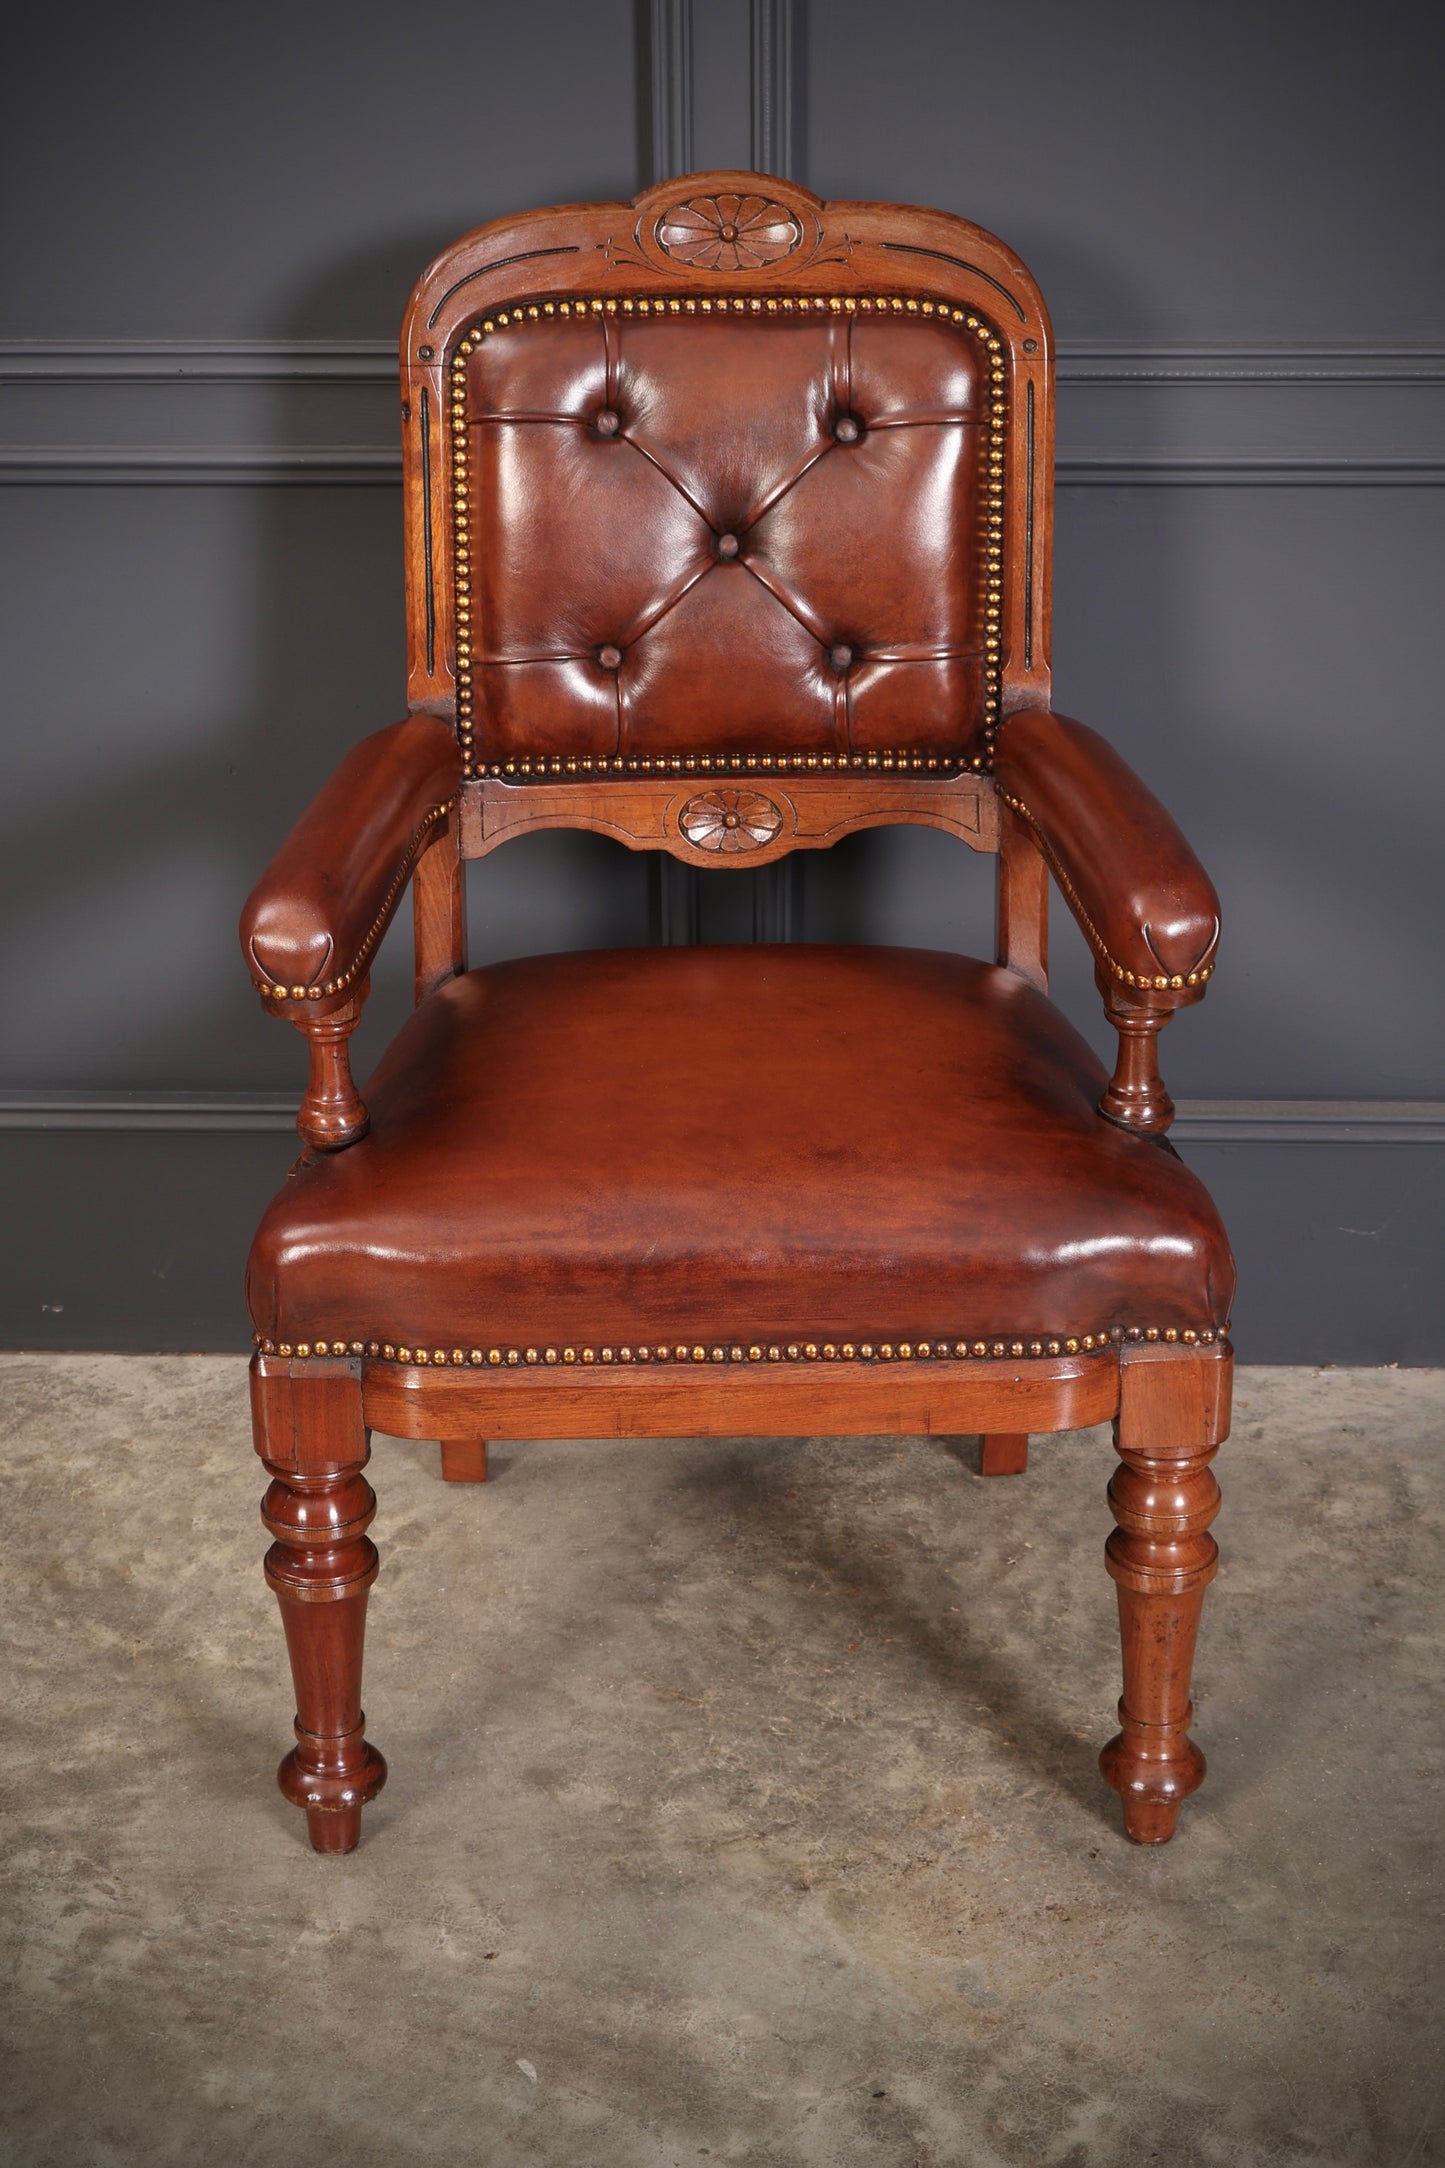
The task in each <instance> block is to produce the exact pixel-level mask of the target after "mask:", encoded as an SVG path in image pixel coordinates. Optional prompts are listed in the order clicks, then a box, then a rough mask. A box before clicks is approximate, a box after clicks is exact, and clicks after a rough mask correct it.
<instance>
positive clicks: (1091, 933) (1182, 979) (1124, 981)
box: [993, 777, 1219, 994]
mask: <svg viewBox="0 0 1445 2168" xmlns="http://www.w3.org/2000/svg"><path fill="white" fill-rule="evenodd" d="M993 787H994V789H995V790H996V791H997V792H998V794H999V796H1000V798H1002V800H1003V802H1004V804H1005V805H1006V806H1011V807H1012V808H1013V810H1014V812H1015V813H1017V814H1018V815H1019V817H1020V819H1022V820H1026V821H1027V822H1028V824H1029V827H1030V828H1031V829H1032V830H1033V833H1034V837H1035V839H1036V841H1037V843H1038V846H1039V849H1040V850H1041V851H1042V852H1043V854H1044V856H1045V858H1046V859H1047V860H1048V862H1049V870H1050V871H1051V873H1052V874H1053V876H1054V879H1055V880H1056V881H1057V882H1058V884H1059V887H1060V888H1061V889H1062V890H1063V892H1064V895H1065V897H1066V898H1067V899H1068V904H1069V909H1070V910H1071V911H1072V912H1073V914H1074V916H1075V918H1076V919H1077V920H1078V922H1079V924H1080V926H1082V928H1083V930H1084V932H1085V934H1086V935H1087V936H1088V940H1089V946H1090V947H1091V948H1092V949H1093V951H1094V953H1095V955H1096V956H1097V957H1098V958H1099V961H1100V962H1101V963H1102V964H1103V965H1104V967H1105V969H1106V970H1107V971H1108V972H1109V973H1110V974H1111V976H1112V977H1114V978H1116V979H1118V980H1119V982H1120V984H1121V985H1124V986H1134V987H1137V988H1138V989H1139V991H1140V992H1141V993H1145V992H1148V993H1160V994H1164V993H1178V992H1180V991H1181V990H1182V989H1184V988H1187V987H1190V986H1203V985H1205V984H1206V983H1207V982H1208V980H1209V979H1210V978H1211V977H1212V976H1213V973H1214V963H1213V961H1212V960H1211V961H1210V962H1209V963H1207V964H1205V963H1199V964H1196V965H1195V967H1194V969H1193V970H1192V971H1189V972H1182V971H1174V972H1164V971H1160V972H1156V973H1154V975H1153V976H1152V977H1151V976H1150V975H1149V974H1148V973H1147V972H1142V971H1130V970H1128V969H1127V968H1126V966H1125V965H1123V964H1121V963H1119V962H1118V961H1117V959H1116V958H1115V957H1113V956H1111V955H1110V954H1109V951H1108V948H1107V946H1106V945H1105V942H1104V937H1103V935H1102V934H1101V933H1100V931H1099V929H1098V927H1097V926H1096V925H1095V924H1094V921H1093V920H1092V919H1091V918H1090V916H1089V914H1088V912H1087V911H1086V910H1085V909H1084V906H1083V904H1082V903H1081V902H1080V900H1079V892H1078V890H1077V889H1076V888H1075V887H1074V884H1073V882H1072V881H1071V880H1070V879H1069V876H1068V874H1067V873H1066V872H1065V871H1064V869H1063V867H1062V866H1061V865H1060V863H1059V860H1058V856H1057V854H1056V852H1055V851H1054V848H1053V845H1052V844H1051V843H1050V841H1049V839H1048V837H1047V836H1046V835H1045V833H1044V831H1043V829H1042V828H1041V827H1040V825H1039V823H1038V821H1037V820H1036V819H1035V818H1034V816H1033V814H1032V813H1031V812H1030V811H1029V808H1028V807H1027V806H1026V805H1025V804H1024V802H1023V800H1022V798H1015V797H1014V796H1013V794H1012V792H1010V791H1006V790H1005V789H1004V787H1003V785H1002V784H1001V783H1000V782H999V781H998V779H997V778H996V777H995V779H994V786H993ZM1143 931H1144V938H1145V939H1146V940H1147V939H1148V929H1147V928H1145V929H1143ZM1218 940H1219V924H1218V921H1217V920H1216V922H1215V927H1214V938H1213V940H1211V941H1210V943H1209V945H1208V947H1207V948H1206V949H1205V951H1204V954H1205V955H1206V956H1210V957H1211V958H1212V955H1213V950H1214V948H1215V945H1216V943H1217V942H1218Z"/></svg>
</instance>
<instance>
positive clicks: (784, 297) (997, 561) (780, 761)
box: [450, 198, 1008, 777]
mask: <svg viewBox="0 0 1445 2168" xmlns="http://www.w3.org/2000/svg"><path fill="white" fill-rule="evenodd" d="M705 200H707V201H712V200H713V199H705ZM716 200H717V201H719V202H723V201H731V200H732V199H731V198H726V199H724V198H718V199H716ZM740 200H751V199H740ZM758 200H759V201H762V200H763V199H758ZM669 215H670V214H669ZM729 314H732V315H737V316H747V317H767V316H775V317H777V316H780V317H783V318H785V319H786V318H789V317H792V318H799V317H801V318H812V319H814V320H817V319H820V318H821V319H830V318H831V319H842V320H844V321H846V320H847V319H849V318H853V317H865V318H867V317H874V318H876V317H885V318H892V317H904V318H906V317H909V316H915V317H923V318H925V319H929V318H931V319H932V320H934V321H935V322H938V323H944V324H951V325H957V326H958V327H959V329H960V330H961V331H962V332H963V333H964V334H965V335H966V336H968V337H970V338H972V339H973V340H974V341H975V343H976V344H977V346H978V347H979V348H980V350H981V354H982V359H983V362H984V368H985V375H986V383H985V384H984V386H983V394H984V396H983V398H982V401H981V406H982V412H981V415H980V420H981V423H982V432H981V434H982V445H981V454H982V461H981V464H982V472H981V477H980V481H981V488H980V495H981V498H982V507H983V517H982V522H981V524H982V546H981V548H980V551H979V560H978V575H979V583H980V588H981V592H982V611H981V615H982V626H983V635H982V641H981V645H982V649H983V680H984V682H983V700H982V725H983V728H982V733H981V735H982V741H983V750H982V752H979V753H975V754H972V755H970V756H968V757H967V758H959V759H955V758H949V757H937V766H938V768H939V769H940V770H944V771H947V770H950V769H954V768H971V769H973V770H975V771H976V772H979V773H988V772H989V771H990V770H991V768H992V764H993V745H994V739H995V737H996V735H997V731H998V724H999V715H1000V708H1001V698H1002V671H1003V599H1004V546H1003V545H1004V501H1005V473H1006V460H1005V452H1004V445H1005V436H1006V432H1007V426H1008V368H1007V364H1006V362H1005V359H1004V353H1003V341H1002V340H1001V339H1000V337H999V335H998V333H997V332H996V331H995V329H994V328H993V326H992V325H991V324H989V323H988V322H987V320H986V319H985V318H983V317H981V316H979V315H977V314H976V313H975V312H974V311H973V310H971V309H968V308H963V307H957V308H956V307H954V306H953V305H952V304H951V303H949V302H946V301H934V300H932V299H923V300H920V299H918V298H917V297H916V296H911V295H903V294H716V295H715V294H707V295H688V296H686V297H685V298H684V297H682V296H678V295H642V296H638V297H631V296H628V297H625V298H623V299H621V300H619V299H617V298H615V297H611V296H607V297H603V296H592V295H589V296H586V297H582V296H579V297H578V298H576V299H568V300H563V301H555V300H554V301H534V302H515V303H512V304H509V306H508V307H506V308H504V309H498V310H496V311H495V312H494V313H493V314H492V315H490V316H485V317H482V318H481V319H480V320H479V321H477V322H476V323H474V324H472V325H471V326H470V327H469V328H468V330H467V331H466V332H465V333H464V334H463V335H462V337H461V339H460V340H459V341H458V343H457V345H456V347H455V348H454V350H453V353H452V357H451V374H450V389H451V506H452V526H453V567H454V572H453V577H454V592H455V618H456V634H455V651H456V701H457V736H458V739H459V740H460V743H461V749H462V759H463V763H464V772H465V773H466V775H467V776H469V777H475V776H476V775H478V774H482V773H485V774H491V775H504V774H505V775H517V774H524V775H525V774H529V773H535V774H553V775H555V774H560V773H562V772H564V768H563V767H559V766H558V765H557V764H556V763H555V762H554V763H552V764H551V765H550V766H549V765H548V763H547V762H545V761H534V762H533V763H532V764H531V766H530V767H529V766H528V764H527V762H526V761H506V762H497V763H493V764H491V765H490V766H485V765H483V766H481V767H479V766H478V765H477V763H476V761H475V735H476V733H475V719H474V718H475V701H474V695H473V688H472V668H473V656H474V646H473V610H472V577H471V560H470V547H471V536H472V532H473V515H474V512H475V510H476V508H475V507H474V506H473V505H472V502H471V478H470V464H469V461H468V456H467V452H468V420H467V364H468V362H469V361H470V359H471V356H472V355H473V353H474V352H475V351H476V349H477V347H478V346H479V345H480V343H481V342H482V341H483V340H484V339H489V338H492V337H494V336H495V335H496V334H497V333H499V332H504V331H506V330H508V329H510V328H511V327H513V326H516V325H525V324H530V323H544V322H546V321H547V320H548V319H549V318H550V319H556V320H560V321H564V322H565V321H569V320H570V321H572V322H576V321H577V320H578V319H579V318H580V319H582V320H583V321H592V322H595V323H597V324H598V326H599V328H600V329H601V330H602V331H603V333H604V338H608V339H610V337H611V336H612V330H613V326H614V325H616V324H617V323H618V321H619V320H620V321H621V322H622V323H625V322H626V321H627V320H628V319H629V318H630V319H634V320H640V321H643V322H646V321H648V320H649V319H652V318H655V317H673V316H677V317H692V318H694V319H696V318H702V319H707V318H710V317H716V316H727V315H729ZM608 412H609V413H610V412H611V409H609V410H608ZM610 433H611V434H612V435H614V436H617V435H619V434H622V435H624V436H625V431H621V432H619V430H618V429H616V428H615V427H614V429H613V430H612V431H611V432H610ZM626 441H627V442H628V443H632V439H631V438H630V437H627V438H626ZM835 441H837V442H846V441H849V440H847V439H846V438H842V437H839V438H836V439H835ZM634 449H638V450H642V451H643V455H644V456H646V457H648V458H649V459H650V460H651V462H652V464H653V465H654V466H657V467H658V468H659V470H660V471H661V472H663V473H664V474H667V472H668V470H667V468H666V466H665V465H664V464H663V463H662V462H661V461H660V460H658V459H657V457H656V456H655V455H654V454H652V453H650V452H647V451H646V450H645V448H644V447H640V446H634ZM814 463H815V461H814V460H813V459H809V460H808V461H806V462H804V463H803V467H802V468H801V469H800V471H806V469H807V467H808V466H810V465H811V464H814ZM670 478H671V477H670ZM791 479H792V480H796V479H797V476H796V475H793V476H792V477H791ZM689 501H691V500H690V499H689ZM772 501H774V500H773V499H770V500H769V504H771V502H772ZM694 508H695V509H696V507H694ZM721 539H722V540H729V539H730V540H732V542H733V545H734V552H733V553H734V554H736V548H737V541H736V536H731V537H724V538H721ZM697 577H699V578H700V577H702V571H701V570H700V571H699V572H698V574H697ZM688 584H695V581H692V582H689V583H688ZM763 584H764V585H765V586H769V587H770V590H771V591H772V592H773V593H774V594H775V596H777V593H778V591H777V589H776V588H775V587H772V583H771V582H770V581H767V580H765V581H764V582H763ZM676 599H677V597H676V595H674V596H673V597H671V598H670V600H672V601H675V600H676ZM778 599H779V600H780V601H782V606H783V607H785V608H789V609H790V614H792V615H794V616H797V617H798V620H799V622H800V623H803V624H806V617H805V616H804V615H802V614H801V613H800V612H799V611H798V610H797V609H794V608H792V607H791V606H790V605H789V604H788V603H787V601H786V600H785V599H784V598H782V597H778ZM655 621H656V620H655V617H654V618H651V619H649V620H648V624H647V626H646V627H644V628H643V629H644V630H646V629H650V626H651V625H652V624H653V623H654V622H655ZM834 652H836V653H838V654H842V653H845V652H846V653H847V656H848V662H849V664H851V663H852V662H853V661H854V657H853V653H852V650H851V649H848V650H842V649H839V650H836V651H834ZM605 653H606V654H607V656H608V658H609V660H608V664H607V667H608V668H609V669H611V670H615V669H616V668H617V667H618V666H619V664H620V663H621V661H622V660H623V651H622V649H621V648H619V647H617V646H616V645H615V644H609V646H608V647H607V648H606V650H605ZM613 657H615V658H616V659H615V660H613V659H612V658H613ZM549 659H552V660H557V661H567V660H574V661H575V660H577V659H578V658H576V657H573V656H568V655H558V656H555V657H551V658H549ZM835 667H839V666H838V665H835ZM842 667H846V665H844V666H842ZM576 757H577V759H578V762H579V765H580V767H581V772H583V773H599V774H607V773H614V774H615V773H631V774H638V773H642V774H646V773H649V772H652V773H657V774H667V773H683V772H691V768H692V760H691V757H684V756H674V755H667V754H663V755H658V756H652V762H651V767H650V768H649V756H641V757H638V756H632V755H623V754H618V755H607V754H597V755H592V756H586V757H585V758H584V756H576ZM935 758H936V756H931V755H920V754H915V753H908V752H903V751H897V752H890V753H883V754H873V753H869V754H866V755H864V754H857V755H852V754H846V753H839V754H837V755H836V756H823V755H816V754H799V755H792V754H788V755H776V756H773V760H774V761H775V762H776V765H777V766H779V767H780V768H781V767H785V766H787V767H793V768H798V767H803V766H806V767H809V768H811V767H812V766H814V765H815V763H816V764H819V765H821V766H824V767H826V766H829V765H833V764H836V765H837V766H839V767H842V766H845V765H846V766H850V767H865V766H866V767H868V768H872V767H874V766H880V767H887V766H889V765H893V766H895V767H908V768H910V769H917V768H920V767H927V768H929V769H932V768H934V766H935ZM589 760H590V765H588V764H587V762H588V761H589ZM710 764H711V765H712V766H713V767H714V768H715V769H722V770H724V771H726V770H728V769H731V770H732V771H733V772H736V771H737V769H738V768H740V767H741V768H748V769H751V768H752V767H753V766H754V765H759V766H766V765H769V764H770V763H769V762H768V761H767V760H764V759H763V757H762V756H757V759H756V761H755V759H754V757H753V756H751V755H733V756H724V755H718V756H714V757H713V758H712V760H711V763H710V762H709V758H708V756H700V757H699V759H698V766H699V767H700V768H702V769H703V770H704V771H706V769H707V768H708V766H709V765H710ZM565 772H566V773H569V774H570V773H573V772H576V771H575V770H574V768H573V762H572V759H568V760H567V761H566V762H565Z"/></svg>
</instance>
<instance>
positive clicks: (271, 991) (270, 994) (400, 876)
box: [251, 798, 457, 1001]
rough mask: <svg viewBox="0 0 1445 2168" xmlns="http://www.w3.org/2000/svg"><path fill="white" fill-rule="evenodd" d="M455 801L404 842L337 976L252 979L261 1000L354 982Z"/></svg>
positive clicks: (315, 996) (310, 997) (329, 990)
mask: <svg viewBox="0 0 1445 2168" xmlns="http://www.w3.org/2000/svg"><path fill="white" fill-rule="evenodd" d="M456 802H457V801H456V799H455V798H448V799H447V800H446V802H445V804H443V805H434V806H433V807H432V809H431V811H430V812H429V813H428V814H427V815H426V818H425V819H424V820H423V821H422V822H421V823H420V824H419V825H418V827H417V830H416V833H415V834H414V835H413V836H412V838H411V841H410V842H409V843H408V844H407V847H406V851H405V853H404V854H403V857H402V861H401V865H400V866H399V867H398V869H397V872H396V874H395V876H394V878H393V880H392V883H391V886H390V887H389V888H388V889H387V892H386V894H385V895H384V896H383V897H382V899H381V909H380V910H379V911H378V912H377V914H376V916H375V918H374V919H373V920H372V922H371V924H370V926H369V927H368V928H367V932H366V938H365V939H364V940H363V942H362V944H361V946H360V948H359V949H358V950H357V952H356V956H355V958H354V959H353V961H352V962H351V964H350V965H349V966H348V967H347V969H346V970H345V971H343V972H342V973H341V975H340V977H339V978H334V979H328V980H327V981H326V983H325V985H324V986H281V985H275V986H273V985H272V984H271V982H270V980H269V979H255V978H253V979H252V981H251V984H252V985H253V986H254V987H255V989H256V991H257V993H258V994H260V995H261V996H262V997H263V999H266V1000H269V1001H322V1000H324V999H325V998H326V997H327V996H328V995H329V994H344V993H345V991H346V989H347V987H348V986H351V985H354V984H355V982H356V980H357V979H359V978H360V977H361V974H362V972H363V971H364V970H365V969H366V967H367V965H368V963H369V962H370V961H371V953H372V950H373V949H374V948H375V947H376V944H377V942H378V941H379V940H380V939H381V937H382V935H383V934H384V933H385V932H386V929H387V925H388V923H389V922H390V919H391V912H392V906H393V904H394V903H395V902H396V899H397V897H398V896H399V895H400V894H401V892H402V890H403V889H404V888H405V886H406V884H407V881H408V879H409V878H410V875H411V869H412V867H413V866H414V865H415V864H416V861H417V857H418V855H419V853H420V851H421V847H422V845H423V843H425V841H426V839H427V836H428V835H429V834H430V832H431V830H432V829H433V828H434V827H435V826H436V824H437V822H438V821H444V820H445V819H446V817H447V815H448V813H450V811H451V809H452V807H453V806H454V805H455V804H456Z"/></svg>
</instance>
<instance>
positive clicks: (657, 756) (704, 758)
mask: <svg viewBox="0 0 1445 2168" xmlns="http://www.w3.org/2000/svg"><path fill="white" fill-rule="evenodd" d="M972 765H973V766H974V767H978V766H981V763H980V762H978V761H974V762H973V763H972ZM969 766H970V763H969V762H968V761H966V760H959V759H955V758H952V757H950V756H948V755H946V754H934V753H636V754H633V753H596V754H592V753H577V754H571V753H569V754H568V755H567V756H566V758H565V759H564V758H563V757H562V756H561V755H560V754H555V753H554V754H553V755H552V756H551V757H550V758H549V759H546V760H541V759H538V760H497V761H493V762H492V763H491V764H490V766H488V767H487V768H486V769H485V770H484V771H483V772H484V773H485V774H487V775H499V776H519V775H520V776H532V775H535V776H554V775H564V776H565V775H697V774H699V773H701V774H703V775H739V774H747V775H754V774H757V773H759V772H762V773H767V774H771V775H807V774H817V773H819V772H820V771H822V770H836V771H837V772H838V773H840V774H841V773H845V772H847V773H855V772H857V771H858V770H860V769H862V770H864V771H866V772H867V773H869V774H877V773H878V772H879V771H880V770H883V771H886V772H891V773H894V774H902V773H904V772H905V771H906V772H908V773H910V774H915V775H919V774H928V775H957V774H958V773H959V772H960V771H962V770H966V769H968V767H969Z"/></svg>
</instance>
